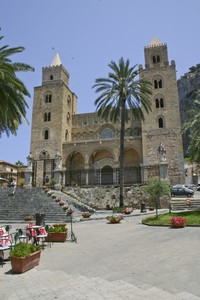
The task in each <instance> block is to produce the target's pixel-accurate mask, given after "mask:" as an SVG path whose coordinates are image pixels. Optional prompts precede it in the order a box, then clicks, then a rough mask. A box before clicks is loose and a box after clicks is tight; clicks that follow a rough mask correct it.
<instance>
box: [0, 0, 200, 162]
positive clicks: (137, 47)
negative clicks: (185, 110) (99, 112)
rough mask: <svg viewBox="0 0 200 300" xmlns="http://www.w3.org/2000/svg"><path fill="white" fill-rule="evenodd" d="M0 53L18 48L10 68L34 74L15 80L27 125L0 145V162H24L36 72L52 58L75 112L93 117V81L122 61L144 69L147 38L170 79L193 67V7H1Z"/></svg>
mask: <svg viewBox="0 0 200 300" xmlns="http://www.w3.org/2000/svg"><path fill="white" fill-rule="evenodd" d="M0 7H1V22H0V27H1V32H0V35H3V36H4V39H3V40H2V41H1V45H0V47H2V46H4V45H6V44H7V45H9V46H10V47H15V46H24V47H25V51H24V52H23V53H21V54H18V55H15V56H13V57H12V59H13V61H19V62H24V63H28V64H30V65H32V66H33V67H34V68H35V72H29V73H24V74H19V75H18V76H19V77H20V78H21V79H22V80H23V82H24V84H25V85H26V87H27V88H28V90H29V92H30V93H31V98H27V102H28V105H29V109H28V110H27V118H28V120H29V122H30V125H27V124H26V123H23V125H22V126H20V128H19V130H18V133H17V136H16V137H14V136H10V137H7V136H6V135H3V136H2V138H1V139H0V160H5V161H8V162H11V163H15V162H17V161H18V160H20V161H22V162H23V163H24V164H26V163H27V161H26V157H27V156H28V154H29V152H30V137H31V115H32V104H33V92H34V87H35V86H40V85H41V82H42V67H46V66H50V65H51V62H52V60H53V58H54V55H55V54H56V52H58V53H59V55H60V58H61V61H62V64H63V65H64V66H65V68H66V69H67V70H68V72H69V73H70V89H71V90H72V91H73V92H75V93H76V95H77V96H78V112H79V113H86V112H93V111H94V110H95V106H94V100H95V97H96V95H95V91H94V89H92V86H93V84H94V81H95V79H96V78H98V77H106V76H107V73H108V64H109V63H110V61H111V60H114V61H116V62H117V61H118V60H119V58H120V57H121V56H123V57H124V58H125V59H127V58H129V59H130V61H131V65H135V64H143V65H144V46H147V45H149V44H150V42H151V40H152V39H153V37H154V36H157V37H158V39H159V40H160V41H161V42H162V43H167V45H168V56H169V61H171V60H175V62H176V69H177V79H178V78H180V77H181V76H182V75H183V74H184V73H186V72H187V71H188V69H189V68H190V67H191V66H193V65H196V64H197V63H200V57H199V56H200V40H199V36H200V35H199V11H200V1H199V0H190V1H188V0H176V1H175V0H159V1H158V0H152V1H149V0H57V1H56V0H34V1H33V0H32V1H27V0H18V1H13V0H1V6H0Z"/></svg>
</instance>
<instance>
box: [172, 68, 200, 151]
mask: <svg viewBox="0 0 200 300" xmlns="http://www.w3.org/2000/svg"><path fill="white" fill-rule="evenodd" d="M177 84H178V92H179V106H180V116H181V124H184V123H185V122H187V121H189V119H190V116H189V111H190V110H191V109H196V107H195V104H194V101H195V100H196V99H199V100H200V64H197V65H196V66H193V67H191V68H190V69H189V72H188V73H186V74H184V75H183V76H182V77H181V78H180V79H179V80H178V82H177ZM188 145H189V132H187V133H185V134H184V135H183V149H184V154H185V155H186V154H187V148H188Z"/></svg>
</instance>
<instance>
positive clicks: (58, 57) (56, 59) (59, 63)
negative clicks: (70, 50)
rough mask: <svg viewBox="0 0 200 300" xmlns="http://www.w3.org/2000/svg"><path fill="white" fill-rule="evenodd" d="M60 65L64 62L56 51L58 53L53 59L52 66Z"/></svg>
mask: <svg viewBox="0 0 200 300" xmlns="http://www.w3.org/2000/svg"><path fill="white" fill-rule="evenodd" d="M60 65H62V62H61V60H60V56H59V54H58V53H56V55H55V57H54V59H53V61H52V63H51V67H55V66H60Z"/></svg>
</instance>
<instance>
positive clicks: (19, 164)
mask: <svg viewBox="0 0 200 300" xmlns="http://www.w3.org/2000/svg"><path fill="white" fill-rule="evenodd" d="M15 164H16V166H23V165H24V164H23V162H22V161H20V160H18V161H17V162H16V163H15Z"/></svg>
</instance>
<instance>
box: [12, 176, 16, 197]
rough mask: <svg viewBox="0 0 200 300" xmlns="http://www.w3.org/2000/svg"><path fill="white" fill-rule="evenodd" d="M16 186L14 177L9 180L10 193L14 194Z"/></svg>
mask: <svg viewBox="0 0 200 300" xmlns="http://www.w3.org/2000/svg"><path fill="white" fill-rule="evenodd" d="M16 186H17V184H16V181H15V179H13V181H12V182H11V187H12V195H14V194H15V191H16Z"/></svg>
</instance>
